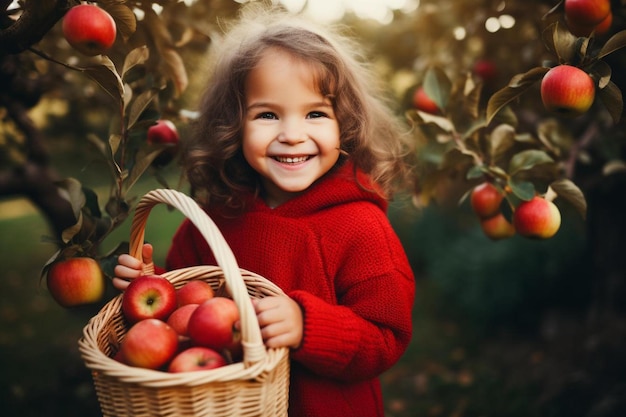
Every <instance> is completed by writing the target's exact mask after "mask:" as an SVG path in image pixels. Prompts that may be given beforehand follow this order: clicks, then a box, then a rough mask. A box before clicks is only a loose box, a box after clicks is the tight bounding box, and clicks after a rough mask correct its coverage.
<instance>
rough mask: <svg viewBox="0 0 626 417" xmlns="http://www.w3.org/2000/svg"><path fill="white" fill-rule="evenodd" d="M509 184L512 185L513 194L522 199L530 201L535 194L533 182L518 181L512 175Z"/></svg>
mask: <svg viewBox="0 0 626 417" xmlns="http://www.w3.org/2000/svg"><path fill="white" fill-rule="evenodd" d="M508 185H509V187H511V191H512V192H513V195H515V196H516V197H517V198H519V199H520V200H524V201H529V200H531V199H532V198H533V197H534V196H535V186H534V185H533V183H532V182H528V181H517V180H516V179H515V178H513V177H510V178H509V180H508Z"/></svg>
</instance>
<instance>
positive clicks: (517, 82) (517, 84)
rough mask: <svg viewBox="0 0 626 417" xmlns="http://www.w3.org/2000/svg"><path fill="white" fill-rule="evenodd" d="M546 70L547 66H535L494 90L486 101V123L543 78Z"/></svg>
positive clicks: (547, 69)
mask: <svg viewBox="0 0 626 417" xmlns="http://www.w3.org/2000/svg"><path fill="white" fill-rule="evenodd" d="M548 71H549V68H546V67H535V68H533V69H531V70H529V71H527V72H525V73H524V74H518V75H516V76H514V77H513V78H512V79H511V81H510V82H509V85H508V86H506V87H504V88H503V89H501V90H499V91H496V93H495V94H494V95H492V96H491V97H490V98H489V102H488V103H487V124H489V123H491V120H492V119H493V118H494V116H495V115H496V114H497V113H498V112H499V111H500V110H501V109H502V108H503V107H505V106H506V105H507V104H509V103H510V102H511V101H513V100H515V99H516V98H518V97H519V96H520V95H522V94H523V93H525V92H526V90H528V89H529V88H530V87H532V86H533V84H534V83H535V82H537V81H540V80H541V79H543V76H544V75H545V74H546V72H548Z"/></svg>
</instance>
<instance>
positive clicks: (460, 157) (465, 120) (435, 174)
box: [408, 67, 586, 240]
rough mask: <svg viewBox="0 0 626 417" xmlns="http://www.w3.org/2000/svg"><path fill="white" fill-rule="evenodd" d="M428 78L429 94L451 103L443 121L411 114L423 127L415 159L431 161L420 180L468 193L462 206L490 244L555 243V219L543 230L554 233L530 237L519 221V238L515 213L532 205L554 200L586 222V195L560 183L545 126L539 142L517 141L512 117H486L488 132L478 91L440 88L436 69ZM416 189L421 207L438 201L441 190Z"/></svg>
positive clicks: (458, 83) (470, 85)
mask: <svg viewBox="0 0 626 417" xmlns="http://www.w3.org/2000/svg"><path fill="white" fill-rule="evenodd" d="M428 71H429V72H431V74H426V76H425V77H424V79H425V80H427V82H430V83H436V84H437V86H435V87H431V89H433V90H443V91H445V89H446V88H447V89H448V90H447V91H445V92H444V93H443V94H442V96H446V97H448V98H449V102H448V103H447V105H446V106H445V108H446V113H445V114H444V115H442V116H439V115H432V114H427V113H425V112H421V111H416V112H415V113H411V112H409V113H408V114H409V115H410V116H411V117H412V119H413V121H414V122H416V124H417V126H418V127H420V129H419V132H420V133H421V137H420V138H419V139H420V140H422V141H423V142H424V143H423V148H422V150H420V151H419V152H418V154H419V155H420V156H422V157H423V158H425V160H427V161H428V162H429V163H431V164H432V162H433V161H435V164H432V165H433V166H431V167H430V168H429V169H430V170H431V171H429V175H428V176H425V177H429V178H451V177H456V178H459V181H463V183H461V184H460V185H459V187H467V188H466V189H468V190H467V191H466V192H465V194H464V195H462V196H461V197H460V202H463V201H464V200H465V199H467V198H468V197H469V199H470V202H471V205H472V209H473V211H474V213H475V214H476V216H477V219H478V221H479V222H480V225H481V228H482V230H483V232H484V234H485V235H486V236H487V237H489V238H490V239H492V240H500V239H506V238H509V237H511V236H514V235H515V234H519V235H520V236H523V237H528V238H534V239H547V238H549V237H552V236H554V234H555V233H556V231H557V230H558V228H559V226H560V214H559V221H558V222H557V221H554V220H553V221H551V222H548V223H549V224H550V227H551V229H549V228H548V229H547V230H545V231H543V230H542V231H541V232H535V231H532V230H530V231H528V230H527V229H528V228H527V227H525V224H527V223H528V222H524V221H520V220H518V223H519V225H520V227H521V229H520V230H521V232H520V230H517V227H516V226H517V224H515V222H514V218H515V213H516V210H517V209H518V208H519V207H523V206H524V205H525V204H524V203H525V202H529V201H531V200H533V199H534V198H535V197H539V198H542V199H545V198H546V197H548V198H549V199H550V200H552V199H553V198H555V197H559V198H561V199H562V200H564V201H567V202H568V203H570V204H572V206H573V207H575V208H576V209H577V210H578V211H579V213H580V214H581V216H583V217H585V214H586V201H585V198H584V195H583V194H582V192H581V190H580V189H579V188H578V187H577V186H576V185H575V184H574V183H573V182H572V181H571V180H569V179H568V178H566V177H565V172H564V171H563V170H562V167H561V164H560V163H559V161H558V158H559V155H561V154H562V150H561V149H559V146H560V145H559V144H558V143H554V142H552V141H551V140H550V138H549V137H548V136H546V134H545V131H546V129H548V127H547V125H545V124H543V123H541V124H540V125H539V127H538V134H537V136H535V135H532V134H530V133H518V132H516V129H515V126H516V125H517V124H518V123H517V121H516V117H515V114H514V113H513V112H511V111H502V112H501V113H498V114H494V115H491V117H492V121H494V122H498V123H497V124H496V123H494V124H489V123H487V117H486V114H485V113H483V112H482V110H481V108H480V102H479V100H478V99H477V96H478V95H479V91H480V85H479V84H475V83H474V81H473V80H472V79H471V78H468V77H461V78H459V79H457V80H454V82H451V81H450V80H445V77H446V75H445V73H444V72H443V71H442V70H440V69H437V68H435V67H433V68H430V69H429V70H428ZM541 71H542V72H544V70H543V69H542V70H541ZM441 80H444V82H441ZM426 87H428V84H426V85H425V88H426ZM502 110H504V109H502ZM433 170H434V171H433ZM420 185H421V188H420V193H421V197H422V198H420V200H421V201H429V200H430V199H432V198H436V196H437V195H438V191H437V187H438V184H436V183H434V182H430V183H429V182H428V181H425V182H423V183H421V184H420ZM424 195H425V197H424ZM550 204H552V203H550ZM555 207H556V206H555ZM523 212H524V210H523V211H522V213H523ZM525 216H526V215H525V214H521V215H520V216H518V217H521V218H525ZM531 223H532V222H531Z"/></svg>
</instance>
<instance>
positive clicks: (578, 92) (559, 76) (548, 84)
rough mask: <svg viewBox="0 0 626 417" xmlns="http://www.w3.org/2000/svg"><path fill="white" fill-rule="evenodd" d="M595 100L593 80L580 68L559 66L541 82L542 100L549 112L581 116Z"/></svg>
mask: <svg viewBox="0 0 626 417" xmlns="http://www.w3.org/2000/svg"><path fill="white" fill-rule="evenodd" d="M594 98H595V83H594V81H593V79H592V78H591V77H590V76H589V74H587V73H586V72H585V71H583V70H582V69H580V68H577V67H574V66H571V65H557V66H556V67H553V68H551V69H550V70H549V71H548V72H547V73H546V75H544V77H543V80H541V100H542V101H543V104H544V106H545V108H546V109H547V110H548V111H554V112H561V113H564V114H569V115H574V116H575V115H580V114H582V113H584V112H586V111H587V110H589V108H590V107H591V105H592V104H593V100H594Z"/></svg>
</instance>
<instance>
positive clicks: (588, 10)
mask: <svg viewBox="0 0 626 417" xmlns="http://www.w3.org/2000/svg"><path fill="white" fill-rule="evenodd" d="M610 12H611V1H610V0H565V18H566V20H567V21H568V22H570V23H571V24H573V25H575V26H595V25H597V24H599V23H600V22H602V21H603V20H604V19H605V18H606V17H607V15H608V14H609V13H610Z"/></svg>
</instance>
